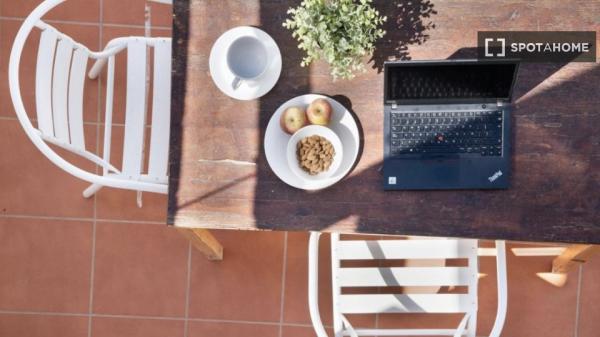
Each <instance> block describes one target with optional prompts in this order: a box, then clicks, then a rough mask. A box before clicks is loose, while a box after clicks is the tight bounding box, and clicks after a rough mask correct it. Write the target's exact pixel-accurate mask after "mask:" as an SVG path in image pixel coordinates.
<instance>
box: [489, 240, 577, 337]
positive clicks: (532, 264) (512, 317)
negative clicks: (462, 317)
mask: <svg viewBox="0 0 600 337" xmlns="http://www.w3.org/2000/svg"><path fill="white" fill-rule="evenodd" d="M514 247H530V245H525V244H518V243H509V244H507V265H508V313H507V316H506V323H505V325H504V329H503V332H502V335H503V336H543V337H564V336H573V333H574V331H573V329H574V327H575V307H576V301H577V281H578V272H577V270H575V271H573V272H571V273H569V280H568V282H567V284H566V285H565V286H564V287H563V288H556V287H554V286H552V285H550V284H548V283H546V282H544V281H542V280H541V279H540V278H538V277H537V276H536V273H537V272H547V271H550V269H551V265H552V259H553V257H552V256H548V257H523V256H521V257H517V256H515V255H514V254H513V253H512V252H511V251H510V249H511V248H514ZM479 263H480V272H481V273H485V274H487V275H488V276H486V277H484V278H483V279H481V280H480V283H479V315H478V325H477V326H478V327H477V334H478V335H484V336H485V335H486V334H489V332H490V330H491V328H492V325H493V322H494V318H495V315H496V306H497V300H496V291H497V288H496V267H495V266H496V263H495V259H494V258H493V257H481V258H480V259H479ZM549 317H552V319H549Z"/></svg>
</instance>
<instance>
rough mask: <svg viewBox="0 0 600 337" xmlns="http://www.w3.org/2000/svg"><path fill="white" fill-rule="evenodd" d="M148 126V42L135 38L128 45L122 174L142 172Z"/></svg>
mask: <svg viewBox="0 0 600 337" xmlns="http://www.w3.org/2000/svg"><path fill="white" fill-rule="evenodd" d="M145 124H146V43H145V42H144V41H142V40H137V39H132V40H130V41H129V42H128V44H127V98H126V107H125V140H124V145H123V173H124V174H125V175H126V176H128V177H130V178H136V177H139V175H140V174H141V172H142V159H143V156H142V154H143V151H144V128H145Z"/></svg>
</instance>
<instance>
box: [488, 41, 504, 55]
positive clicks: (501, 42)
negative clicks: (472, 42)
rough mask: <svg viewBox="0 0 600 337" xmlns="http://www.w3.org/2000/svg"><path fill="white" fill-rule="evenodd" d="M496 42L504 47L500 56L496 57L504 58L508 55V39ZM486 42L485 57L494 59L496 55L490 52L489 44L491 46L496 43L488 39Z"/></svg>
mask: <svg viewBox="0 0 600 337" xmlns="http://www.w3.org/2000/svg"><path fill="white" fill-rule="evenodd" d="M496 41H497V42H500V44H501V46H502V51H501V52H499V53H498V54H496V55H495V56H497V57H504V56H505V55H506V39H504V38H497V39H496ZM484 42H485V57H493V56H494V53H492V52H490V50H489V44H490V42H494V39H492V38H486V39H485V40H484Z"/></svg>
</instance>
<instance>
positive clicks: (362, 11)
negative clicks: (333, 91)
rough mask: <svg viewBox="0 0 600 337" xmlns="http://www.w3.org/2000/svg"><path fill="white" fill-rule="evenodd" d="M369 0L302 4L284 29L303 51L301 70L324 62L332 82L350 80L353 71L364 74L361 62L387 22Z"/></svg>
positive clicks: (320, 0) (316, 0)
mask: <svg viewBox="0 0 600 337" xmlns="http://www.w3.org/2000/svg"><path fill="white" fill-rule="evenodd" d="M371 1H372V0H304V1H302V3H301V4H300V6H298V7H297V8H290V9H289V10H288V14H290V15H291V18H290V19H287V20H286V21H285V22H284V23H283V26H284V27H286V28H287V29H290V30H292V31H293V32H292V36H293V37H294V38H296V39H297V40H298V42H300V43H299V44H298V48H300V49H302V50H304V51H306V56H305V57H304V58H303V59H302V63H301V66H303V67H305V66H308V65H309V64H310V63H311V62H313V61H314V60H318V59H321V58H323V59H324V60H325V61H327V63H329V65H330V67H331V75H332V76H333V78H334V79H337V78H343V79H350V78H353V77H354V76H355V75H354V74H355V72H356V71H365V66H364V63H363V58H364V56H366V55H370V54H372V53H373V51H374V49H375V45H374V44H375V41H377V39H379V38H381V37H383V35H384V34H385V31H384V30H382V29H380V28H379V27H380V25H381V24H382V23H383V22H384V21H385V20H386V17H385V16H380V15H379V12H378V11H377V10H376V9H375V8H373V6H372V5H371Z"/></svg>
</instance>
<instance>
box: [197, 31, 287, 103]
mask: <svg viewBox="0 0 600 337" xmlns="http://www.w3.org/2000/svg"><path fill="white" fill-rule="evenodd" d="M241 36H253V37H256V38H258V39H259V40H260V41H261V42H262V43H263V44H264V45H265V47H266V48H267V55H268V57H269V60H268V61H267V64H268V68H267V70H266V71H265V72H264V74H262V75H261V76H260V77H259V78H258V79H256V80H255V81H252V82H250V81H243V82H242V83H241V84H240V86H239V87H238V88H237V89H235V90H234V89H233V88H232V86H231V83H232V82H233V80H234V78H235V76H234V75H233V74H232V73H231V71H230V70H229V68H228V67H227V50H228V49H229V46H230V45H231V43H232V42H233V41H235V40H236V39H237V38H239V37H241ZM208 63H209V67H210V76H211V77H212V79H213V82H215V85H216V86H217V87H218V88H219V89H220V90H221V91H222V92H223V93H224V94H226V95H227V96H229V97H232V98H235V99H239V100H252V99H256V98H259V97H261V96H263V95H264V94H266V93H267V92H269V91H270V90H271V89H273V87H274V86H275V84H276V83H277V80H278V79H279V75H280V74H281V53H280V52H279V47H277V43H275V40H273V38H272V37H271V36H270V35H269V34H267V33H265V32H264V31H262V30H260V29H258V28H255V27H248V26H242V27H235V28H232V29H230V30H228V31H226V32H225V33H223V35H221V36H220V37H219V38H218V39H217V41H216V42H215V44H214V45H213V47H212V49H211V50H210V58H209V61H208Z"/></svg>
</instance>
